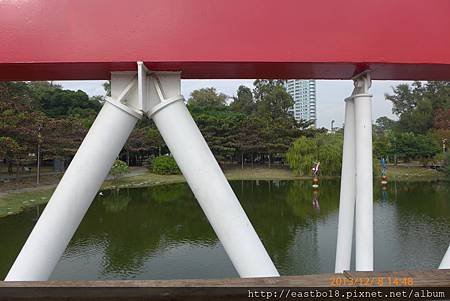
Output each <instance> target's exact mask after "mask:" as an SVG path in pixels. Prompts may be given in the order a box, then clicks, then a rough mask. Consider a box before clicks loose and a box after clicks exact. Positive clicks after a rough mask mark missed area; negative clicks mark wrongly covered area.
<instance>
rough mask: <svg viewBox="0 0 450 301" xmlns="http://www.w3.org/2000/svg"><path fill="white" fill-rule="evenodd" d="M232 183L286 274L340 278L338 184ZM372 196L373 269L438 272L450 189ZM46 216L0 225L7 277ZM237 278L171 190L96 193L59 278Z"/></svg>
mask: <svg viewBox="0 0 450 301" xmlns="http://www.w3.org/2000/svg"><path fill="white" fill-rule="evenodd" d="M231 184H232V187H233V189H234V191H235V192H236V194H237V195H238V197H239V199H240V200H241V203H242V205H243V207H244V209H245V211H246V212H247V214H248V216H249V218H250V220H251V221H252V223H253V225H254V227H255V229H256V231H257V232H258V234H259V236H260V237H261V239H262V241H263V243H264V245H265V246H266V248H267V250H268V252H269V254H270V256H271V257H272V259H273V260H274V262H275V264H276V266H277V268H278V269H279V271H280V273H281V274H283V275H295V274H313V273H320V272H332V271H333V269H334V254H335V248H336V234H337V216H338V198H339V182H338V181H323V182H322V183H321V186H320V190H319V192H318V194H317V195H314V193H313V189H312V187H311V183H310V181H234V182H231ZM374 191H375V200H376V201H375V205H374V214H375V216H374V222H375V233H374V238H375V269H376V270H399V269H413V268H435V267H437V266H438V264H439V262H440V260H441V259H442V256H443V255H444V253H445V250H446V249H447V246H448V243H449V242H450V200H449V199H448V195H449V186H448V183H411V182H410V183H390V184H389V185H388V187H387V190H384V191H383V190H382V189H381V187H375V190H374ZM319 200H320V204H319ZM42 209H43V207H42V206H41V207H36V208H32V209H30V210H28V211H26V212H24V213H22V214H19V215H15V216H9V217H6V218H2V219H0V242H1V243H0V277H1V278H4V277H5V275H6V273H7V271H8V269H9V267H10V266H11V264H12V262H13V261H14V258H15V256H16V255H17V254H18V252H19V250H20V248H21V246H22V245H23V243H24V242H25V240H26V237H27V235H28V234H29V233H30V231H31V229H32V227H33V225H34V223H35V222H36V219H37V217H38V216H39V214H40V213H41V212H42ZM49 236H51V233H49ZM234 276H237V274H236V272H235V270H234V268H233V266H232V264H231V262H230V261H229V259H228V258H227V256H226V254H225V252H224V250H223V248H222V246H221V244H220V242H219V241H218V240H217V237H216V235H215V234H214V232H213V231H212V229H211V227H210V225H209V224H208V221H207V219H206V217H205V216H204V214H203V212H202V211H201V209H200V207H199V205H198V204H197V202H196V201H195V199H194V197H193V195H192V193H191V191H190V189H189V187H188V186H187V185H186V184H173V185H166V186H158V187H152V188H140V189H122V190H120V191H119V192H117V191H105V192H104V195H103V196H98V197H97V198H96V200H95V201H94V203H93V204H92V206H91V207H90V209H89V211H88V213H87V215H86V217H85V218H84V220H83V222H82V224H81V225H80V227H79V229H78V230H77V232H76V234H75V236H74V238H73V239H72V241H71V243H70V245H69V247H68V248H67V250H66V252H65V253H64V256H63V258H62V259H61V261H60V262H59V264H58V265H57V267H56V269H55V271H54V273H53V275H52V279H174V278H222V277H234Z"/></svg>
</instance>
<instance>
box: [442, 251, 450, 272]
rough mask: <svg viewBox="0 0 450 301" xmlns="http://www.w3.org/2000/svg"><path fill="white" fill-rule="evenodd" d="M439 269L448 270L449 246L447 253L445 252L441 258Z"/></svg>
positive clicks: (449, 264)
mask: <svg viewBox="0 0 450 301" xmlns="http://www.w3.org/2000/svg"><path fill="white" fill-rule="evenodd" d="M439 269H450V246H448V249H447V252H445V255H444V258H442V262H441V264H440V265H439Z"/></svg>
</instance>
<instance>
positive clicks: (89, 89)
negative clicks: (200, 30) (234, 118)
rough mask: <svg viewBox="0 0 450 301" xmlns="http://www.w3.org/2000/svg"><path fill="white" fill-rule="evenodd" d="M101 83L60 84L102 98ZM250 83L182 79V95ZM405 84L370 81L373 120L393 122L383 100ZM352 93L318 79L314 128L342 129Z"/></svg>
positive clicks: (343, 84)
mask: <svg viewBox="0 0 450 301" xmlns="http://www.w3.org/2000/svg"><path fill="white" fill-rule="evenodd" d="M103 82H104V81H60V82H58V83H59V84H61V85H62V86H63V87H64V88H65V89H71V90H83V91H85V92H86V93H87V94H89V95H90V96H93V95H103V94H104V93H105V91H104V90H103V86H102V83H103ZM252 83H253V80H183V81H182V82H181V92H182V93H183V95H184V97H185V98H186V99H187V98H189V95H190V94H191V92H192V91H193V90H195V89H200V88H207V87H215V88H216V89H217V91H219V92H222V93H225V94H227V95H228V96H235V95H236V90H237V88H238V87H239V86H240V85H245V86H248V87H250V88H253V84H252ZM399 83H404V82H400V81H372V87H371V89H370V91H371V93H372V94H373V106H372V108H373V114H372V116H373V120H376V119H377V118H378V117H380V116H388V117H390V118H393V119H395V115H393V114H392V105H391V103H390V102H389V101H387V100H385V98H384V94H385V93H392V87H393V86H395V85H398V84H399ZM352 90H353V82H352V81H351V80H318V81H317V86H316V91H317V92H316V93H317V126H318V127H326V128H330V124H331V120H335V124H334V126H338V127H341V126H342V123H343V120H344V99H345V98H346V97H348V96H349V95H350V94H351V92H352Z"/></svg>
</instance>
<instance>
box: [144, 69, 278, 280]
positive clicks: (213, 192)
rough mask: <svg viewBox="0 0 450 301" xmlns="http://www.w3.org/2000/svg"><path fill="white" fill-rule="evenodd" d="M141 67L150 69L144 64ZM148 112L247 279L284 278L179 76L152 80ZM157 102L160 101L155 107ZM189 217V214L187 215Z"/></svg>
mask: <svg viewBox="0 0 450 301" xmlns="http://www.w3.org/2000/svg"><path fill="white" fill-rule="evenodd" d="M141 67H144V66H142V65H141ZM147 81H148V82H149V84H148V86H149V87H148V90H147V92H146V91H145V90H143V91H142V92H141V93H142V94H147V95H148V97H150V98H152V99H150V101H149V102H150V103H151V104H153V105H150V110H149V112H148V114H149V116H151V117H152V118H153V120H154V122H155V124H156V126H157V128H158V130H159V131H160V133H161V136H162V137H163V139H164V141H165V142H166V145H167V146H168V148H169V150H170V152H171V153H172V155H173V157H174V158H175V161H176V162H177V164H178V166H179V168H180V170H181V172H182V173H183V175H184V177H185V178H186V181H187V182H188V184H189V186H190V188H191V190H192V192H193V193H194V195H195V197H196V198H197V200H198V202H199V204H200V206H201V208H202V209H203V211H204V212H205V214H206V216H207V218H208V221H209V222H210V224H211V226H212V227H213V229H214V231H215V233H216V234H217V236H218V238H219V240H220V241H221V243H222V245H223V246H224V248H225V251H226V252H227V254H228V256H229V257H230V259H231V262H232V263H233V265H234V267H235V268H236V270H237V272H238V274H239V275H240V276H241V277H271V276H279V274H278V271H277V269H276V268H275V266H274V264H273V263H272V260H271V259H270V257H269V255H268V254H267V252H266V250H265V248H264V246H263V244H262V243H261V241H260V239H259V237H258V235H257V234H256V232H255V230H254V228H253V226H252V224H251V223H250V221H249V219H248V218H247V215H246V214H245V212H244V210H243V208H242V207H241V204H240V203H239V201H238V199H237V197H236V195H235V194H234V192H233V190H232V189H231V187H230V185H229V183H228V181H227V179H226V178H225V176H224V174H223V172H222V170H221V169H220V167H219V165H218V163H217V161H216V159H215V158H214V156H213V154H212V153H211V150H210V149H209V147H208V145H207V144H206V141H205V139H204V138H203V136H202V134H201V133H200V130H199V129H198V127H197V125H196V124H195V122H194V120H193V119H192V117H191V115H190V113H189V111H188V109H187V108H186V105H185V104H184V101H183V97H182V96H181V95H180V75H179V74H178V73H172V74H168V73H158V74H157V76H156V75H153V76H149V77H148V80H147ZM154 99H157V100H158V101H157V104H155V101H154ZM186 214H188V213H186Z"/></svg>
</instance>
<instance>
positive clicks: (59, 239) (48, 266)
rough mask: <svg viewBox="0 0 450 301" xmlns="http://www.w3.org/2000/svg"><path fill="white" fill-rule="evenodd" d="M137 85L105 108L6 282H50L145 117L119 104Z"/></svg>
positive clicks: (132, 83)
mask: <svg viewBox="0 0 450 301" xmlns="http://www.w3.org/2000/svg"><path fill="white" fill-rule="evenodd" d="M128 77H129V76H128ZM131 78H132V77H131ZM113 84H114V83H113ZM135 86H137V79H134V80H132V81H131V82H130V81H129V80H128V83H126V84H125V90H124V91H123V92H122V93H121V94H120V95H118V97H117V98H116V100H113V99H110V100H109V101H108V102H105V104H104V105H103V107H102V109H101V111H100V113H99V114H98V116H97V118H96V120H95V122H94V123H93V125H92V127H91V129H90V130H89V132H88V134H87V135H86V137H85V138H84V140H83V143H82V144H81V146H80V148H79V149H78V151H77V153H76V155H75V157H74V158H73V160H72V162H71V164H70V166H69V168H68V169H67V171H66V172H65V174H64V176H63V178H62V179H61V181H60V182H59V184H58V187H57V188H56V190H55V192H54V193H53V195H52V197H51V199H50V201H49V203H48V204H47V206H46V207H45V210H44V212H43V213H42V215H41V217H40V218H39V220H38V222H37V223H36V225H35V227H34V229H33V231H32V232H31V234H30V236H29V237H28V239H27V241H26V243H25V245H24V246H23V248H22V250H21V252H20V254H19V256H18V257H17V259H16V261H15V262H14V264H13V266H12V268H11V270H10V271H9V273H8V275H7V277H6V280H7V281H38V280H48V279H49V277H50V275H51V273H52V271H53V269H54V268H55V266H56V264H57V263H58V261H59V259H60V257H61V256H62V254H63V253H64V250H65V249H66V247H67V245H68V243H69V241H70V239H71V238H72V236H73V234H74V233H75V231H76V229H77V227H78V225H79V224H80V222H81V220H82V219H83V216H84V214H85V213H86V211H87V209H88V208H89V206H90V204H91V203H92V200H93V199H94V197H95V195H96V194H97V192H98V190H99V188H100V186H101V185H102V183H103V181H104V180H105V178H106V176H107V175H108V172H109V170H110V169H111V166H112V164H113V162H114V160H115V159H116V158H117V155H118V154H119V152H120V150H121V149H122V147H123V145H124V144H125V142H126V140H127V138H128V136H129V135H130V133H131V131H132V130H133V128H134V126H135V124H136V122H137V120H138V119H139V118H140V116H141V114H140V112H139V110H134V109H133V108H130V107H128V106H126V105H124V104H123V103H121V102H120V101H121V100H124V101H126V98H127V95H128V92H130V90H132V89H133V88H134V87H135ZM113 96H114V93H113ZM135 98H136V99H137V96H136V97H135Z"/></svg>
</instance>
